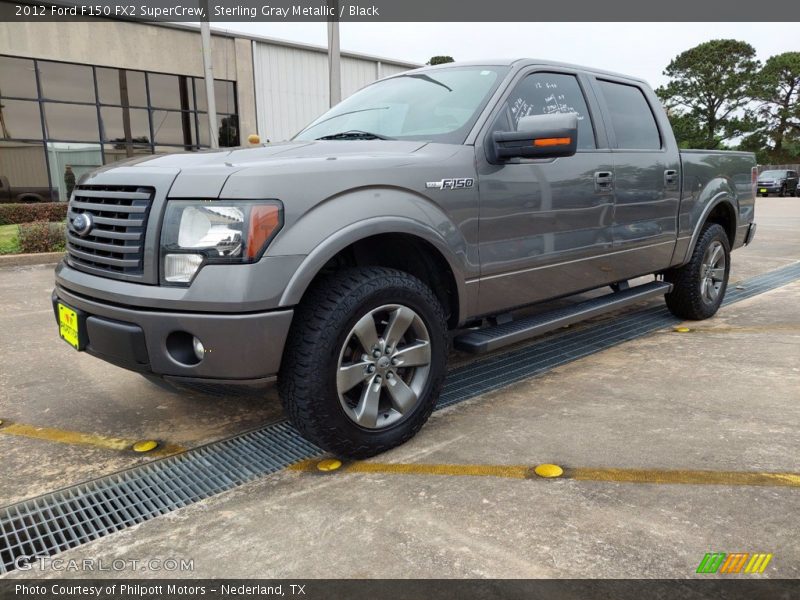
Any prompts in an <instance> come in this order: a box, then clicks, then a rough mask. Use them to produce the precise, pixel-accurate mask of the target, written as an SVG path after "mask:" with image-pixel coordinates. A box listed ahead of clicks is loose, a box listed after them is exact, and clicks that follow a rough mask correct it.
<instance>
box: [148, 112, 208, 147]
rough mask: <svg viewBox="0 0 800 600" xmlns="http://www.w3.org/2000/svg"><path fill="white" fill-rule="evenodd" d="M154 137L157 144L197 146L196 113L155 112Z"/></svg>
mask: <svg viewBox="0 0 800 600" xmlns="http://www.w3.org/2000/svg"><path fill="white" fill-rule="evenodd" d="M153 136H154V137H155V142H156V143H157V144H175V145H185V146H192V145H196V144H197V141H196V136H195V122H194V113H192V112H180V111H169V110H154V111H153Z"/></svg>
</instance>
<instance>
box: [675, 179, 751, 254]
mask: <svg viewBox="0 0 800 600" xmlns="http://www.w3.org/2000/svg"><path fill="white" fill-rule="evenodd" d="M720 204H727V205H728V206H729V207H730V210H731V212H732V214H733V223H734V226H733V235H734V236H735V235H736V229H737V226H738V223H739V214H738V210H737V203H736V200H735V198H734V197H733V196H731V193H730V191H728V190H723V191H721V192H719V193H718V194H717V195H715V196H714V197H713V198H712V200H711V201H710V202H708V203H707V204H706V206H705V208H704V209H703V212H701V213H700V217H699V218H698V219H697V222H696V223H695V225H694V231H692V237H691V240H690V241H689V245H688V246H687V247H686V254H685V255H684V257H683V260H682V261H681V263H680V264H686V263H687V262H689V260H690V259H691V258H692V253H693V252H694V247H695V246H696V245H697V240H698V239H699V238H700V232H701V231H702V229H703V225H705V224H706V220H707V219H708V215H710V214H711V212H712V211H713V210H714V209H715V208H716V207H717V206H719V205H720ZM730 242H731V248H732V247H733V243H734V240H731V241H730Z"/></svg>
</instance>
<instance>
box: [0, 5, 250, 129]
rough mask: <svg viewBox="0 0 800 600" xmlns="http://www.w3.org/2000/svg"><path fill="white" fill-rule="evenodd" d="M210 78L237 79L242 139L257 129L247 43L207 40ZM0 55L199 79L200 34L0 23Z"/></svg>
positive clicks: (97, 24)
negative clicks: (211, 58)
mask: <svg viewBox="0 0 800 600" xmlns="http://www.w3.org/2000/svg"><path fill="white" fill-rule="evenodd" d="M212 51H213V56H214V77H216V78H217V79H229V80H233V81H236V84H237V85H236V88H237V93H238V97H239V124H240V132H241V134H242V141H243V142H244V141H245V140H246V139H247V135H248V134H250V133H254V132H255V131H256V124H255V118H256V117H255V115H256V106H255V92H254V84H253V55H252V49H251V43H250V41H249V40H243V39H233V38H229V37H222V36H212ZM0 54H9V55H13V56H26V57H30V58H41V59H45V60H61V61H67V62H76V63H84V64H93V65H101V66H108V67H117V68H123V69H138V70H143V71H159V72H162V73H171V74H176V75H193V76H195V77H202V76H203V59H202V54H201V51H200V33H199V32H197V31H184V30H179V29H173V28H168V27H162V26H158V25H147V24H143V23H129V22H126V21H100V20H97V21H90V22H70V23H63V22H62V23H55V22H53V23H51V22H29V23H13V24H12V23H0Z"/></svg>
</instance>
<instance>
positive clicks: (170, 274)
mask: <svg viewBox="0 0 800 600" xmlns="http://www.w3.org/2000/svg"><path fill="white" fill-rule="evenodd" d="M201 264H203V255H202V254H167V255H166V257H164V279H165V280H166V281H169V282H172V283H187V282H189V281H191V280H192V277H194V274H195V273H197V269H199V268H200V265H201Z"/></svg>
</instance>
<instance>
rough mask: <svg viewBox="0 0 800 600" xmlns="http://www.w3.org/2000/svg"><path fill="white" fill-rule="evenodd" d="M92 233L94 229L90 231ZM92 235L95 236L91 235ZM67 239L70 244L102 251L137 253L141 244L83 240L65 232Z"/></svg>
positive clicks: (140, 249)
mask: <svg viewBox="0 0 800 600" xmlns="http://www.w3.org/2000/svg"><path fill="white" fill-rule="evenodd" d="M92 233H94V231H92ZM92 237H95V236H94V235H92ZM67 239H68V240H69V242H70V243H71V244H75V245H78V246H83V247H84V248H91V249H92V250H102V251H103V252H119V253H120V254H138V253H139V252H141V251H142V247H141V246H122V245H119V244H107V243H104V242H95V241H92V240H84V239H82V238H79V237H78V236H77V235H75V234H73V233H67Z"/></svg>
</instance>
